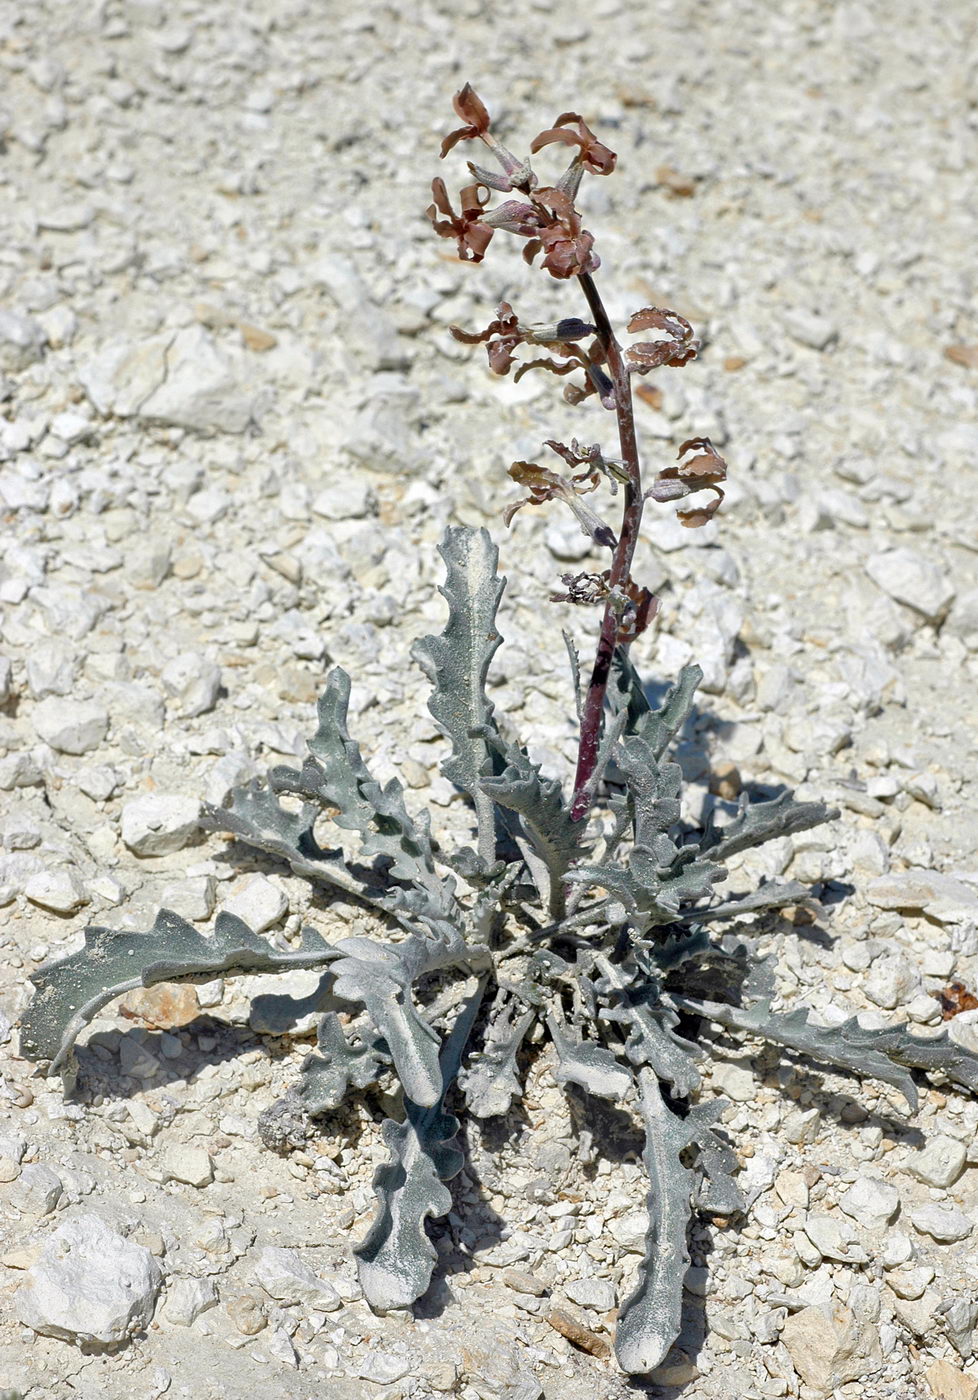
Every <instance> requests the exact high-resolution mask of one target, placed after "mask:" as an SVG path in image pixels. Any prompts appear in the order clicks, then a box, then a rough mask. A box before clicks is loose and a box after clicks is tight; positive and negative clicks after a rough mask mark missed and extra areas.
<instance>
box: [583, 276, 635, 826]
mask: <svg viewBox="0 0 978 1400" xmlns="http://www.w3.org/2000/svg"><path fill="white" fill-rule="evenodd" d="M578 281H579V282H580V284H581V289H582V291H583V292H584V295H585V297H586V298H587V303H588V306H589V307H590V310H591V317H592V319H593V321H594V324H595V326H596V328H597V334H598V340H599V341H600V343H601V348H602V349H603V350H604V352H605V359H606V363H607V366H608V371H609V374H610V376H611V382H612V384H613V385H614V389H615V414H616V416H617V418H618V440H619V442H620V444H621V459H622V463H623V465H624V469H625V473H626V475H627V478H628V479H627V481H626V483H625V502H624V507H623V511H622V522H621V531H620V532H619V535H618V546H617V548H616V550H615V553H614V557H613V559H612V563H611V575H610V580H609V582H610V588H611V590H612V591H611V593H610V595H609V597H608V601H607V603H606V604H605V609H604V617H603V618H602V620H601V636H600V637H599V639H598V650H597V653H596V655H595V658H594V666H593V667H592V670H591V679H590V681H589V682H588V689H587V696H586V698H585V701H584V713H583V715H582V717H581V739H580V746H579V748H578V753H577V773H576V774H575V777H574V796H573V800H572V802H571V817H572V819H573V820H574V821H583V819H584V818H585V817H586V816H587V814H588V811H589V810H590V807H591V803H592V801H593V800H594V793H593V792H592V790H591V780H592V777H593V775H594V769H595V765H596V763H597V759H598V746H599V743H600V740H601V719H602V715H603V713H604V698H605V693H606V691H607V689H608V677H609V676H610V674H611V663H612V660H613V659H614V654H615V645H616V641H617V634H618V608H619V606H620V596H619V597H616V595H615V590H616V587H617V586H618V585H624V584H626V583H627V582H628V579H629V577H630V575H631V568H632V557H633V555H634V553H635V545H636V543H637V541H638V532H639V527H640V526H641V523H642V508H643V504H644V502H643V499H642V468H641V464H640V462H639V459H638V443H637V442H636V438H635V415H634V410H633V405H632V386H631V381H630V377H629V373H628V370H627V368H626V366H625V362H624V359H623V358H622V353H621V346H620V345H619V344H618V341H617V340H616V339H615V334H614V331H613V330H612V328H611V322H610V321H609V320H608V313H607V312H606V311H605V308H604V303H603V302H602V300H601V297H600V294H599V293H598V289H597V287H596V286H595V285H594V279H593V278H592V277H591V275H590V274H589V273H582V274H581V275H580V276H579V277H578Z"/></svg>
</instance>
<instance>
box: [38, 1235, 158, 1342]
mask: <svg viewBox="0 0 978 1400" xmlns="http://www.w3.org/2000/svg"><path fill="white" fill-rule="evenodd" d="M161 1282H162V1276H161V1274H160V1269H159V1265H158V1264H157V1262H156V1260H155V1259H154V1258H153V1256H152V1254H150V1252H149V1250H148V1249H144V1248H143V1246H142V1245H138V1244H134V1243H133V1242H132V1241H131V1240H127V1239H125V1238H124V1237H123V1236H122V1235H120V1234H119V1233H118V1232H117V1231H116V1230H114V1229H113V1228H112V1227H111V1226H110V1225H109V1224H107V1223H106V1221H104V1220H103V1219H102V1218H101V1217H100V1216H97V1215H76V1216H74V1217H73V1218H72V1219H71V1220H66V1221H65V1223H64V1224H63V1225H61V1226H60V1227H59V1228H58V1229H57V1230H56V1231H55V1232H54V1234H53V1235H52V1236H51V1237H50V1238H49V1239H48V1241H47V1242H46V1244H45V1245H44V1248H43V1250H42V1252H41V1255H40V1258H39V1259H38V1260H37V1262H36V1263H35V1264H34V1266H33V1268H32V1269H31V1271H30V1274H29V1282H28V1283H27V1284H26V1285H25V1286H24V1287H23V1288H21V1289H19V1290H18V1291H17V1293H16V1294H15V1296H14V1304H15V1310H16V1314H17V1317H18V1318H19V1320H20V1321H21V1322H23V1323H25V1324H26V1326H28V1327H30V1328H31V1329H32V1330H33V1331H35V1332H39V1333H41V1334H42V1335H43V1336H45V1337H60V1338H61V1339H62V1340H63V1341H66V1342H76V1343H96V1344H99V1345H101V1346H111V1345H113V1344H115V1343H118V1342H124V1341H125V1340H126V1338H127V1337H129V1336H131V1335H132V1333H133V1332H136V1331H139V1330H140V1329H141V1328H143V1327H146V1326H147V1325H148V1324H149V1322H150V1321H151V1320H152V1317H153V1311H154V1309H155V1307H156V1298H157V1294H158V1293H159V1290H160V1284H161Z"/></svg>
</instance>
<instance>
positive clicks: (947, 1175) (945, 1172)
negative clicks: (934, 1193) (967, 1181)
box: [907, 1134, 968, 1191]
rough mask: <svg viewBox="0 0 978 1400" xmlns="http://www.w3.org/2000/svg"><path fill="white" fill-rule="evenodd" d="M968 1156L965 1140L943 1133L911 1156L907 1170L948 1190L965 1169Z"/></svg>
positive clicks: (912, 1174) (930, 1184) (928, 1182)
mask: <svg viewBox="0 0 978 1400" xmlns="http://www.w3.org/2000/svg"><path fill="white" fill-rule="evenodd" d="M967 1156H968V1150H967V1148H966V1147H965V1145H964V1143H963V1142H958V1140H957V1138H952V1137H947V1136H946V1135H945V1134H941V1135H940V1136H939V1137H935V1138H932V1139H931V1141H930V1142H929V1143H928V1144H927V1146H926V1147H924V1148H923V1149H922V1150H921V1151H920V1152H918V1153H916V1154H915V1155H914V1156H913V1157H911V1159H910V1161H909V1162H908V1163H907V1171H908V1172H909V1173H910V1175H911V1176H915V1177H916V1178H917V1180H918V1181H923V1182H926V1184H927V1185H928V1186H936V1187H938V1188H939V1189H940V1190H942V1191H946V1190H947V1188H948V1187H949V1186H953V1185H954V1183H955V1182H956V1181H957V1179H958V1177H959V1176H960V1175H961V1173H962V1172H963V1171H964V1168H965V1162H966V1160H967Z"/></svg>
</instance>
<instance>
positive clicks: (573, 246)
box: [523, 189, 601, 279]
mask: <svg viewBox="0 0 978 1400" xmlns="http://www.w3.org/2000/svg"><path fill="white" fill-rule="evenodd" d="M534 199H535V201H536V202H537V203H538V204H541V205H543V207H544V208H545V209H548V210H549V211H550V213H551V214H552V216H553V222H552V223H551V224H550V225H549V226H548V227H546V228H544V229H541V231H540V233H539V235H538V236H537V237H536V238H531V239H530V241H529V243H527V245H526V247H525V248H524V249H523V256H524V258H525V259H526V261H527V262H529V263H531V262H532V261H533V259H534V258H535V257H536V255H537V253H539V252H540V251H541V249H542V250H543V252H544V255H545V256H544V259H543V266H544V267H545V268H546V269H547V271H548V272H549V273H550V275H551V277H557V278H561V279H563V278H566V277H581V276H583V275H584V274H585V273H591V272H596V271H597V269H598V268H599V267H600V266H601V259H600V258H599V257H598V256H597V254H596V253H592V251H591V249H592V248H593V246H594V238H593V237H592V235H591V234H590V233H588V231H587V229H584V228H582V227H581V216H580V214H579V213H578V212H577V210H576V209H575V208H574V205H573V203H572V202H571V200H570V199H569V198H568V197H567V195H566V194H564V193H563V191H561V190H557V189H543V190H537V191H536V193H535V195H534Z"/></svg>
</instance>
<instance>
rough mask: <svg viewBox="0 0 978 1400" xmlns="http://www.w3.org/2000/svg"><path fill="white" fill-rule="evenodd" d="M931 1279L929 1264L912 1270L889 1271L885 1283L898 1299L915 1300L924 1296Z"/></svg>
mask: <svg viewBox="0 0 978 1400" xmlns="http://www.w3.org/2000/svg"><path fill="white" fill-rule="evenodd" d="M933 1278H934V1270H933V1269H932V1268H931V1266H930V1265H929V1264H918V1265H917V1266H916V1268H913V1269H891V1270H890V1272H889V1273H888V1274H887V1276H886V1282H887V1286H888V1287H889V1288H891V1289H892V1290H893V1292H894V1293H895V1294H896V1296H897V1297H898V1298H909V1299H915V1298H922V1297H923V1296H924V1292H925V1291H926V1288H927V1285H928V1284H929V1283H931V1282H932V1280H933Z"/></svg>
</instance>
